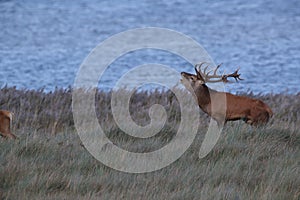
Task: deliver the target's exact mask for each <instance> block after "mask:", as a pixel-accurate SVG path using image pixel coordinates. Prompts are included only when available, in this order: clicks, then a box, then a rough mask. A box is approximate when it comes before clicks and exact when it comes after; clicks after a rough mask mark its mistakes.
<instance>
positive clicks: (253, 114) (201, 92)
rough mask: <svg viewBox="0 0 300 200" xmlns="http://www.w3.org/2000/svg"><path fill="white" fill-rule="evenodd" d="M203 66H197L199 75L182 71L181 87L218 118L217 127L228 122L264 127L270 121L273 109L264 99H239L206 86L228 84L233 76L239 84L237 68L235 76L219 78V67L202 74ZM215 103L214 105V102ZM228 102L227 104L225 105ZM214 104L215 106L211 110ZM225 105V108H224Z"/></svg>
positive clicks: (221, 76)
mask: <svg viewBox="0 0 300 200" xmlns="http://www.w3.org/2000/svg"><path fill="white" fill-rule="evenodd" d="M203 64H204V63H201V64H197V65H195V71H196V75H194V74H190V73H186V72H181V77H182V79H181V82H182V84H183V85H184V86H185V87H186V88H187V89H188V90H189V91H190V92H191V93H192V94H194V95H195V96H196V100H197V102H198V105H199V107H200V108H201V109H202V110H203V111H204V112H205V113H207V114H208V115H209V116H211V117H212V118H213V119H215V120H216V121H217V123H218V125H221V124H223V123H226V122H227V121H235V120H243V121H245V122H246V123H247V124H250V125H254V126H257V125H261V124H265V123H267V122H268V121H269V118H270V117H271V116H272V115H273V112H272V110H271V109H270V108H269V107H268V106H267V105H266V104H265V103H264V102H262V101H261V100H258V99H253V98H249V97H244V96H237V95H233V94H230V93H228V92H218V91H216V90H213V89H211V88H209V87H207V85H206V84H205V83H209V82H210V83H216V82H224V83H227V82H229V81H228V80H227V79H228V78H230V77H232V78H234V79H235V80H236V81H238V80H243V79H241V78H240V74H238V70H239V69H237V70H236V71H235V72H234V73H232V74H223V75H218V74H217V70H218V69H219V67H220V65H218V66H217V67H216V68H215V69H214V70H211V71H208V72H206V70H207V68H208V66H206V67H205V68H204V70H203V71H201V67H202V65H203ZM212 102H213V103H212ZM224 102H226V104H225V103H224ZM212 104H213V105H214V107H213V108H212ZM224 106H226V107H225V108H224Z"/></svg>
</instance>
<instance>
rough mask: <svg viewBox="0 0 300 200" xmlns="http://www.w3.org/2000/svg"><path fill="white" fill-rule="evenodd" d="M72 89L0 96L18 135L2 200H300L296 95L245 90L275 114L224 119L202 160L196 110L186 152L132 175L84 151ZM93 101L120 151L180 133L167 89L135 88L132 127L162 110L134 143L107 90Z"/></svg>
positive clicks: (1, 177) (0, 170)
mask: <svg viewBox="0 0 300 200" xmlns="http://www.w3.org/2000/svg"><path fill="white" fill-rule="evenodd" d="M71 92H72V91H71V88H68V89H57V90H55V91H53V92H51V93H45V92H43V90H39V91H35V90H19V89H16V88H7V87H5V88H2V89H1V90H0V108H1V109H7V110H11V111H12V112H14V113H15V118H14V122H13V132H14V133H16V135H18V136H19V138H20V139H19V140H18V141H12V140H4V139H0V149H1V151H0V199H299V198H300V178H299V177H300V176H299V175H300V167H299V166H300V160H299V156H300V131H299V128H300V125H299V122H300V119H299V114H300V94H295V95H285V94H267V95H253V94H241V95H247V96H253V97H256V98H259V99H262V100H263V101H265V102H266V103H267V104H268V105H269V106H270V107H271V108H272V109H273V111H274V113H275V115H274V117H273V118H272V119H271V120H270V122H269V124H268V125H267V126H265V127H260V128H253V127H249V126H248V125H245V124H244V123H243V122H230V123H228V124H227V125H226V127H225V128H224V130H223V134H222V136H221V138H220V139H219V140H218V143H217V144H216V146H215V147H214V149H213V150H212V151H211V152H210V153H209V154H208V156H206V157H205V158H204V159H201V160H200V159H199V158H198V152H199V147H200V146H201V142H202V141H203V137H204V134H205V132H206V130H207V126H208V122H209V118H208V117H207V116H206V115H205V114H204V113H202V112H201V111H200V110H199V112H200V115H201V118H200V119H199V124H200V126H199V130H198V134H197V136H196V138H195V140H194V142H193V144H192V145H191V147H190V148H189V149H188V150H187V151H186V152H185V153H184V154H183V156H181V157H180V158H179V159H178V160H177V161H176V162H174V163H173V164H171V165H169V166H168V167H166V168H163V169H161V170H158V171H155V172H151V173H145V174H128V173H123V172H119V171H116V170H113V169H111V168H109V167H106V166H105V165H103V164H102V163H100V162H99V161H97V160H96V159H95V158H93V157H92V156H91V155H90V154H89V153H88V151H87V150H86V149H85V148H84V147H83V146H82V145H80V143H81V142H80V139H79V137H78V136H77V134H76V130H75V127H74V121H73V115H72V108H71V102H72V94H71ZM95 98H96V102H97V103H96V111H97V116H98V119H99V123H100V124H101V125H103V127H105V131H106V134H107V135H108V137H109V138H110V139H111V140H112V141H113V142H114V143H116V144H118V145H120V146H122V148H128V149H130V150H134V151H137V152H143V151H151V150H155V149H158V148H160V147H162V146H163V145H165V144H167V143H168V142H169V141H170V140H171V139H172V137H173V136H174V134H176V131H177V127H178V126H177V125H178V123H180V118H181V116H180V107H179V104H178V101H177V100H176V97H175V96H174V95H173V94H172V93H171V92H170V91H163V92H161V91H153V92H138V93H135V94H134V96H133V97H132V99H131V105H130V112H131V116H132V118H133V120H134V121H135V122H136V123H137V124H140V125H145V124H147V123H149V120H150V118H149V115H148V109H149V107H150V106H151V105H153V104H155V103H157V104H161V105H163V106H164V107H165V109H166V111H167V114H168V120H167V123H166V125H165V127H164V128H163V130H162V131H161V132H160V133H158V134H157V135H156V136H155V137H152V138H149V139H136V138H133V137H130V136H128V135H126V134H124V133H123V132H122V131H121V130H120V129H119V128H118V126H117V125H116V124H115V122H114V120H113V116H112V113H111V107H110V98H111V93H110V92H103V91H98V92H97V94H96V97H95ZM100 116H101V117H100ZM132 146H133V147H132Z"/></svg>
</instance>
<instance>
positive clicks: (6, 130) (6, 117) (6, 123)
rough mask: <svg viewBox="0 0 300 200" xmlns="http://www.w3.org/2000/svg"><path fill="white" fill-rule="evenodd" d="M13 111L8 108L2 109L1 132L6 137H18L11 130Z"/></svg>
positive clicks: (0, 112)
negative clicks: (7, 109)
mask: <svg viewBox="0 0 300 200" xmlns="http://www.w3.org/2000/svg"><path fill="white" fill-rule="evenodd" d="M12 115H13V114H12V113H11V112H9V111H6V110H0V134H1V136H3V137H4V138H11V139H16V138H17V137H16V136H15V135H14V134H13V133H12V132H11V131H10V128H11V127H10V126H11V122H12Z"/></svg>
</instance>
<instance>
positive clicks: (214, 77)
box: [195, 62, 243, 83]
mask: <svg viewBox="0 0 300 200" xmlns="http://www.w3.org/2000/svg"><path fill="white" fill-rule="evenodd" d="M205 63H206V62H202V63H200V64H196V65H195V70H196V73H197V76H198V77H199V78H200V79H201V80H203V81H204V82H206V83H208V82H210V83H216V82H224V83H227V82H229V81H228V80H227V78H229V77H232V78H234V79H235V80H236V82H238V80H243V79H242V78H240V75H241V74H239V73H238V72H239V69H240V68H238V69H237V70H235V72H233V73H231V74H223V75H218V74H217V71H218V69H219V68H220V66H221V65H222V63H221V64H219V65H218V66H217V67H216V68H215V69H212V70H209V71H208V72H206V70H207V68H208V66H209V65H207V66H206V67H205V68H204V70H203V71H201V67H202V65H203V64H205ZM211 72H213V74H211Z"/></svg>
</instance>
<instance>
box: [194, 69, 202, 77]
mask: <svg viewBox="0 0 300 200" xmlns="http://www.w3.org/2000/svg"><path fill="white" fill-rule="evenodd" d="M195 72H196V75H197V78H198V79H201V75H200V73H199V71H198V70H197V67H195Z"/></svg>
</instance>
